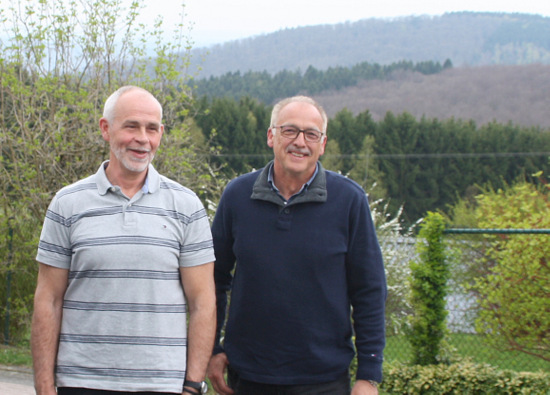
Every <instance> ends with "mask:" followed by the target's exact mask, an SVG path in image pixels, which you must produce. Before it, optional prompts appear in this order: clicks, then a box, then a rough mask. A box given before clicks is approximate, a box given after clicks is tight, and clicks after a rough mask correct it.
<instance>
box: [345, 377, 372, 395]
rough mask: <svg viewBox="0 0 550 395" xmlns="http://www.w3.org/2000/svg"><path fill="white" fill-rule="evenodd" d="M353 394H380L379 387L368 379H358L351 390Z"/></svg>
mask: <svg viewBox="0 0 550 395" xmlns="http://www.w3.org/2000/svg"><path fill="white" fill-rule="evenodd" d="M351 395H378V388H377V387H375V386H374V385H372V384H371V383H369V382H368V381H367V380H357V381H356V382H355V385H354V386H353V389H352V390H351Z"/></svg>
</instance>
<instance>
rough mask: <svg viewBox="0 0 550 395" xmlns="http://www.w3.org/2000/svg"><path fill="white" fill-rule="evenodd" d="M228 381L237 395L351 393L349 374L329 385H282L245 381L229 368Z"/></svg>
mask: <svg viewBox="0 0 550 395" xmlns="http://www.w3.org/2000/svg"><path fill="white" fill-rule="evenodd" d="M227 381H228V384H229V387H231V388H232V389H233V390H234V391H235V395H349V394H350V393H351V386H350V380H349V375H348V374H345V375H343V376H342V377H341V378H339V379H338V380H335V381H330V382H328V383H320V384H306V385H301V384H300V385H280V384H263V383H255V382H253V381H248V380H244V379H242V378H240V377H239V374H238V373H237V372H235V371H234V370H233V369H231V367H228V369H227Z"/></svg>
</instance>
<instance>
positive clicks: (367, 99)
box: [314, 64, 550, 129]
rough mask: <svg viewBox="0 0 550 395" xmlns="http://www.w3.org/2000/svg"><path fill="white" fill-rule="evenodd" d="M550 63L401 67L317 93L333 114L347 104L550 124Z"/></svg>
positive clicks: (379, 111) (379, 113)
mask: <svg viewBox="0 0 550 395" xmlns="http://www.w3.org/2000/svg"><path fill="white" fill-rule="evenodd" d="M549 92H550V65H541V64H538V65H537V64H535V65H526V66H480V67H461V68H452V69H448V70H444V71H442V72H441V73H439V74H433V75H423V74H420V73H411V72H400V73H395V74H394V75H393V78H390V79H386V80H371V81H363V82H361V83H359V84H358V85H357V86H355V87H350V88H345V89H342V90H339V91H331V92H323V93H320V94H317V95H314V97H315V98H316V99H317V100H319V102H320V103H322V104H323V106H324V107H325V109H326V110H327V113H328V114H329V116H331V117H332V116H333V115H334V114H336V113H337V112H339V111H340V110H342V109H343V108H347V109H348V110H350V111H351V112H353V113H354V114H358V113H360V112H363V111H365V110H367V109H368V110H369V111H370V112H371V115H372V117H373V119H374V120H377V121H378V120H381V119H382V118H383V117H384V116H385V114H386V112H387V111H392V112H393V113H394V114H401V113H403V112H405V111H406V112H408V113H410V114H412V115H413V116H415V117H416V118H417V119H419V118H421V117H422V116H426V117H427V118H438V119H448V118H451V117H454V118H457V119H464V120H470V119H472V120H474V121H475V122H476V123H477V124H478V125H483V124H486V123H489V122H491V121H497V122H499V123H504V124H505V123H508V122H512V123H513V124H515V125H520V126H541V127H543V128H545V129H550V117H549V116H548V111H549V109H550V93H549Z"/></svg>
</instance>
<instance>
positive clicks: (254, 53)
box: [193, 12, 550, 78]
mask: <svg viewBox="0 0 550 395" xmlns="http://www.w3.org/2000/svg"><path fill="white" fill-rule="evenodd" d="M446 59H451V60H452V62H453V64H454V66H455V67H461V66H479V65H494V64H509V65H512V64H516V65H517V64H529V63H545V64H550V18H549V17H542V16H538V15H529V14H506V13H474V12H458V13H448V14H444V15H441V16H434V17H431V16H411V17H402V18H395V19H364V20H361V21H357V22H353V23H342V24H336V25H318V26H308V27H300V28H294V29H285V30H281V31H278V32H275V33H271V34H265V35H260V36H254V37H251V38H247V39H243V40H237V41H231V42H227V43H224V44H219V45H215V46H212V47H209V48H198V49H195V50H193V66H194V67H198V66H200V67H201V68H202V70H201V71H200V74H199V75H198V78H208V77H209V76H211V75H214V76H219V75H223V74H225V73H227V72H235V71H240V72H247V71H249V70H253V71H267V72H268V73H276V72H278V71H281V70H290V71H296V70H301V71H302V72H305V71H306V70H307V68H308V67H309V66H313V67H315V68H317V69H326V68H328V67H336V66H345V67H349V66H353V65H355V64H358V63H362V62H370V63H379V64H382V65H385V64H390V63H395V62H398V61H401V60H407V61H412V62H415V63H416V62H422V61H433V62H440V63H442V64H443V63H444V62H445V60H446Z"/></svg>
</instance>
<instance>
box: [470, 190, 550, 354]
mask: <svg viewBox="0 0 550 395" xmlns="http://www.w3.org/2000/svg"><path fill="white" fill-rule="evenodd" d="M549 197H550V190H549V189H548V188H545V187H541V186H536V185H533V184H530V183H527V182H518V183H516V184H514V185H512V186H510V187H506V188H504V189H499V190H496V191H493V190H488V191H486V192H485V193H483V194H482V195H479V196H478V197H477V204H478V206H477V207H476V209H475V216H476V218H477V221H478V226H479V227H480V228H497V229H550V216H549V215H548V213H549V212H550V200H549ZM549 236H550V235H548V234H509V235H508V234H506V235H498V236H493V237H491V238H490V239H489V242H490V245H489V248H488V249H487V250H486V251H485V260H486V262H487V263H486V265H488V271H487V273H485V275H484V276H483V277H481V278H478V279H477V280H476V281H475V285H474V289H475V290H476V291H477V293H478V296H479V301H480V311H479V317H478V319H477V321H476V328H477V330H478V331H479V332H480V333H482V334H485V335H487V340H488V341H489V343H490V344H493V345H494V346H496V347H498V348H499V349H508V350H516V351H521V352H524V353H527V354H530V355H534V356H537V357H539V358H542V359H544V360H546V361H550V314H548V313H549V312H550V267H549V265H548V263H549V262H548V260H549V257H550V240H549Z"/></svg>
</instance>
